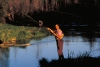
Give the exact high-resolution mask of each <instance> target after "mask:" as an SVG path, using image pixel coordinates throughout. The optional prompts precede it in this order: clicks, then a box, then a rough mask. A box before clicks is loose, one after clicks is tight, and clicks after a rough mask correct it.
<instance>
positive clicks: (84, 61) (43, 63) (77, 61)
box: [39, 57, 100, 67]
mask: <svg viewBox="0 0 100 67" xmlns="http://www.w3.org/2000/svg"><path fill="white" fill-rule="evenodd" d="M39 64H40V67H53V66H55V67H56V66H59V65H60V66H61V67H69V66H73V65H74V66H87V65H88V66H91V65H96V67H99V66H100V57H99V58H92V57H83V58H74V59H73V58H67V59H63V60H55V59H54V60H52V61H51V62H48V61H47V60H46V59H45V58H43V59H41V60H39Z"/></svg>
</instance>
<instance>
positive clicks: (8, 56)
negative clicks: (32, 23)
mask: <svg viewBox="0 0 100 67" xmlns="http://www.w3.org/2000/svg"><path fill="white" fill-rule="evenodd" d="M63 40H64V46H63V53H64V57H65V58H68V57H69V56H70V57H73V58H77V56H79V55H82V54H83V53H86V52H88V53H89V55H90V56H92V57H98V56H100V37H95V38H87V37H85V36H81V35H77V36H65V37H64V38H63ZM29 44H31V45H30V46H27V47H9V48H0V67H39V60H41V59H42V58H46V59H47V60H48V61H51V60H52V59H58V54H57V47H56V41H55V37H54V36H53V35H50V36H47V37H44V38H42V39H40V40H35V39H32V40H30V41H29Z"/></svg>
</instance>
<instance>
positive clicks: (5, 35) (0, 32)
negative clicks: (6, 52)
mask: <svg viewBox="0 0 100 67" xmlns="http://www.w3.org/2000/svg"><path fill="white" fill-rule="evenodd" d="M47 34H48V31H47V30H46V28H41V29H40V28H39V27H28V26H14V25H10V24H1V23H0V40H1V41H3V42H9V41H11V40H24V39H32V38H41V37H44V36H46V35H47Z"/></svg>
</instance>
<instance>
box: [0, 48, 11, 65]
mask: <svg viewBox="0 0 100 67" xmlns="http://www.w3.org/2000/svg"><path fill="white" fill-rule="evenodd" d="M0 67H9V48H0Z"/></svg>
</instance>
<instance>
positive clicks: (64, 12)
mask: <svg viewBox="0 0 100 67" xmlns="http://www.w3.org/2000/svg"><path fill="white" fill-rule="evenodd" d="M49 12H59V13H64V14H69V15H72V16H76V17H80V18H84V17H82V16H78V15H75V14H72V13H67V12H61V11H49Z"/></svg>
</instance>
